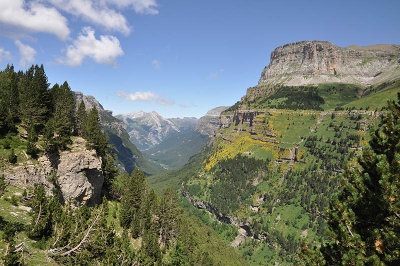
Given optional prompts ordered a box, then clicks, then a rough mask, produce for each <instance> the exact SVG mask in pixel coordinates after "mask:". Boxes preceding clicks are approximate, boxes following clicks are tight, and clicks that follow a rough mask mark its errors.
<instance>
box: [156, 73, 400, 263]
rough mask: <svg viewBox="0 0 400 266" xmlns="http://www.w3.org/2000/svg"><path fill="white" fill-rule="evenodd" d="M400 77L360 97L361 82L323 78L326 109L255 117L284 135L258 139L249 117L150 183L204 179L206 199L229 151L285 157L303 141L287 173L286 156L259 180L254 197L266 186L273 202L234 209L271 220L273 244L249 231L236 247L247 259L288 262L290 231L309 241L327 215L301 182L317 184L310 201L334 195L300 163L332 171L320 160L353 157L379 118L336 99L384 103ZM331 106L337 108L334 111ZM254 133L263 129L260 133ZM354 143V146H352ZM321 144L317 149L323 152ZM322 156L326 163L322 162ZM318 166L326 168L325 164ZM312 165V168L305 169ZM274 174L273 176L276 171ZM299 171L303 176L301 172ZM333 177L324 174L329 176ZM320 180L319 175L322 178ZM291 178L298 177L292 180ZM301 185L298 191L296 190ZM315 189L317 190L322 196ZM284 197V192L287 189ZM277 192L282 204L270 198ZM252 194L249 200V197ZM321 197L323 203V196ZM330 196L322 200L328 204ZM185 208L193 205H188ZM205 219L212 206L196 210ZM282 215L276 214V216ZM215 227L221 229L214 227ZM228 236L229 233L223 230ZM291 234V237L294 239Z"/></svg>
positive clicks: (160, 185)
mask: <svg viewBox="0 0 400 266" xmlns="http://www.w3.org/2000/svg"><path fill="white" fill-rule="evenodd" d="M399 84H400V81H396V82H394V83H391V84H388V85H386V86H385V88H379V89H378V91H377V92H373V90H374V89H375V90H377V89H376V88H372V89H370V91H372V92H371V94H370V95H368V96H366V97H365V98H361V99H358V98H357V94H358V91H359V86H356V85H345V86H344V85H342V84H321V85H320V86H319V95H320V96H321V97H323V98H324V100H325V102H324V104H323V105H322V108H323V109H324V110H327V111H329V112H328V113H326V112H321V111H307V110H304V111H291V110H272V111H271V112H270V114H267V115H260V116H258V117H257V118H256V120H258V121H259V122H261V121H263V123H258V126H259V127H264V128H266V129H267V130H268V131H270V132H273V133H275V134H276V138H272V139H274V140H276V141H278V142H279V144H276V143H269V142H262V141H259V140H256V139H254V135H251V134H250V133H249V132H248V131H243V129H246V125H243V126H242V130H241V131H235V130H234V128H235V127H234V126H232V127H230V128H228V129H224V130H221V131H220V133H222V134H223V138H221V137H220V138H217V139H216V140H215V144H214V146H213V147H212V148H211V150H210V151H209V152H207V153H206V154H205V157H204V155H202V157H203V160H201V157H200V156H199V157H197V160H192V161H191V162H190V163H189V164H188V165H186V166H185V167H183V168H181V169H179V170H176V171H171V172H168V173H165V174H163V175H158V176H154V177H151V178H150V184H151V185H152V186H153V187H155V188H156V189H158V190H162V189H164V188H165V187H167V186H174V187H176V188H178V187H179V184H180V183H181V182H182V181H184V180H187V181H185V182H186V184H188V185H192V186H193V185H196V186H197V188H198V187H200V193H199V194H200V195H202V196H201V197H200V198H199V199H202V200H206V201H208V200H209V196H208V194H209V192H210V191H209V189H210V188H211V187H212V186H213V184H215V183H216V182H218V181H215V180H214V178H213V173H210V172H208V171H209V170H210V169H211V168H212V167H213V166H214V165H216V164H218V162H219V161H221V160H224V159H225V158H232V157H234V156H235V155H237V154H246V155H247V156H251V157H255V158H258V159H264V158H268V159H274V160H276V161H281V160H282V159H283V158H285V157H287V156H288V155H289V153H290V151H291V150H293V148H294V147H295V146H296V144H298V155H297V158H298V160H299V161H300V162H295V163H294V165H293V168H292V171H291V173H292V174H290V175H288V176H287V178H284V179H283V182H280V181H281V180H282V179H281V178H282V175H283V173H285V172H286V171H287V170H288V169H289V167H290V165H289V162H285V161H283V162H282V163H280V164H275V165H273V166H271V171H270V178H269V179H264V180H263V181H262V182H261V183H260V184H259V185H258V186H257V190H256V193H255V194H254V195H253V197H252V199H251V201H253V202H255V199H256V198H257V197H258V196H259V195H262V194H265V193H267V196H268V202H266V203H263V204H262V205H261V206H260V210H259V212H258V213H254V212H252V211H250V209H249V206H242V209H241V210H239V211H237V212H236V213H234V215H236V216H238V217H242V218H243V219H250V221H252V222H253V226H254V222H256V223H258V224H261V228H269V230H268V234H269V236H270V237H271V239H270V241H271V242H273V243H274V245H275V247H272V246H270V245H268V244H265V243H262V242H259V241H255V240H251V239H247V240H246V241H245V243H243V244H242V245H241V246H240V247H239V251H240V252H241V253H242V255H243V256H244V257H245V258H246V259H247V261H248V262H250V263H251V264H254V265H263V264H265V263H266V262H268V263H274V262H280V263H284V264H285V263H288V262H289V261H290V260H291V259H292V256H291V255H290V254H293V253H292V252H290V249H291V248H292V247H291V246H290V244H288V243H287V241H286V242H285V240H287V239H294V240H293V241H294V242H298V241H300V240H301V239H303V238H305V239H307V241H309V242H313V241H318V239H320V237H321V234H322V231H321V230H323V228H324V221H323V219H322V220H321V218H319V217H317V216H316V215H315V214H312V213H311V212H310V209H308V208H307V207H304V206H303V205H302V204H304V197H306V196H307V195H303V194H301V193H298V192H299V191H298V190H300V191H302V190H304V191H307V190H310V189H311V191H312V193H311V194H312V196H311V198H310V201H311V206H318V204H319V205H321V206H325V207H326V206H327V205H326V204H327V202H328V200H329V197H330V196H329V195H330V194H331V193H332V191H325V192H326V193H325V194H324V192H317V191H316V190H315V188H313V187H312V186H315V185H313V184H312V180H313V179H312V177H306V176H303V177H302V174H300V173H302V172H301V171H303V170H306V171H309V169H311V168H310V167H314V166H316V167H317V171H319V172H320V173H321V175H323V173H325V174H327V173H328V174H329V173H330V174H332V171H331V170H330V171H328V170H326V169H323V167H330V166H332V165H333V166H332V167H339V168H340V167H341V166H342V164H343V162H350V163H355V161H354V154H355V152H357V148H358V147H359V146H362V145H365V144H366V142H367V140H368V132H367V130H368V128H369V127H372V126H374V125H375V123H376V122H377V118H376V117H375V118H373V119H371V117H370V116H369V115H367V114H361V112H359V113H360V115H358V114H351V113H349V112H348V111H336V112H335V111H334V110H333V109H335V108H336V107H342V108H347V107H353V106H354V107H355V109H358V108H361V107H362V108H364V109H365V108H366V107H367V106H369V107H370V110H371V109H372V108H380V107H382V106H384V105H385V104H386V101H387V100H390V99H395V95H396V94H397V92H399V91H400V89H399ZM332 113H335V114H334V115H332ZM352 136H358V138H359V139H358V140H357V139H355V140H354V141H348V143H347V144H346V145H348V148H347V152H346V153H344V152H343V151H342V150H339V149H338V144H337V143H339V142H340V141H345V140H348V139H349V138H351V137H352ZM256 137H264V138H265V136H262V134H260V135H258V136H256ZM308 137H315V138H316V139H317V141H316V145H317V146H316V147H315V148H310V147H307V146H306V145H305V143H306V141H305V140H304V141H301V138H303V139H307V138H308ZM349 148H350V149H349ZM318 152H319V153H318ZM324 154H328V155H329V156H328V157H327V158H321V156H324ZM323 161H325V162H324V163H322V162H323ZM320 167H321V168H320ZM307 169H308V170H307ZM271 176H272V177H271ZM299 178H300V179H299ZM307 178H311V179H310V181H307V182H309V183H310V184H307V182H306V183H303V181H301V180H302V179H304V180H308V179H307ZM326 178H328V179H324V181H320V182H323V183H324V182H327V183H329V184H330V183H331V182H333V180H332V181H329V177H326ZM317 181H318V180H317ZM293 183H300V185H297V184H296V186H295V187H293ZM296 193H298V194H299V195H296ZM318 194H319V195H320V196H318ZM282 195H289V196H288V199H282ZM284 197H285V196H284ZM278 199H279V200H280V201H281V202H282V204H280V203H277V204H273V206H272V205H271V203H274V202H276V201H277V200H278ZM251 201H250V202H251ZM321 202H323V203H321ZM324 204H325V205H324ZM186 208H189V207H187V206H186ZM197 215H199V216H200V217H203V218H202V219H205V218H204V217H205V216H206V215H208V214H205V213H203V214H199V213H197ZM278 217H279V219H278ZM217 231H218V230H217ZM219 233H220V235H221V236H222V237H225V236H226V235H227V234H228V233H229V230H228V229H227V230H220V231H219ZM225 238H226V237H225ZM293 241H292V242H293Z"/></svg>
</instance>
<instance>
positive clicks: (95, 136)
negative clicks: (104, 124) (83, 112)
mask: <svg viewBox="0 0 400 266" xmlns="http://www.w3.org/2000/svg"><path fill="white" fill-rule="evenodd" d="M85 138H86V139H87V140H88V142H89V148H91V149H95V150H96V152H97V154H98V155H99V156H103V155H104V154H105V151H106V147H107V141H108V140H107V136H106V134H105V133H103V132H102V131H101V128H100V118H99V112H98V111H97V108H96V107H93V108H92V110H90V113H89V115H88V119H87V123H86V134H85Z"/></svg>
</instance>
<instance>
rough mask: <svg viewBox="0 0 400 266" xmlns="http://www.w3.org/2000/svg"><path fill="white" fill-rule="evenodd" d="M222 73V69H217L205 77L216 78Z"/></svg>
mask: <svg viewBox="0 0 400 266" xmlns="http://www.w3.org/2000/svg"><path fill="white" fill-rule="evenodd" d="M222 73H224V70H223V69H218V70H217V71H215V72H213V73H211V74H210V75H208V77H207V79H217V78H219V77H220V76H221V75H222Z"/></svg>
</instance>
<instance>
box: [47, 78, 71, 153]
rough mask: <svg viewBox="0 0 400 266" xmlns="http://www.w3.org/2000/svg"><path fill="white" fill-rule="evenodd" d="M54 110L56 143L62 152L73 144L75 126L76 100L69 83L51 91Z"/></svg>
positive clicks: (56, 85)
mask: <svg viewBox="0 0 400 266" xmlns="http://www.w3.org/2000/svg"><path fill="white" fill-rule="evenodd" d="M50 93H51V96H52V103H53V110H54V131H55V133H56V143H57V145H58V147H59V148H60V149H61V150H64V149H66V148H67V145H68V144H70V143H71V135H72V133H73V128H74V124H75V98H74V96H73V94H72V91H71V88H70V87H69V85H68V83H67V82H64V84H63V85H61V86H59V85H58V84H55V85H54V86H53V88H52V89H51V90H50Z"/></svg>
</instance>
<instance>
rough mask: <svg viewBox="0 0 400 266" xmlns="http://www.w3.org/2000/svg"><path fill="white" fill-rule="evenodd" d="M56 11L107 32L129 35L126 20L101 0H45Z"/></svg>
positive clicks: (129, 30)
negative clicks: (58, 10) (56, 9)
mask: <svg viewBox="0 0 400 266" xmlns="http://www.w3.org/2000/svg"><path fill="white" fill-rule="evenodd" d="M46 1H48V2H50V3H51V4H53V5H54V6H55V7H57V8H58V9H61V10H63V11H65V12H68V13H70V14H73V15H75V16H77V17H81V18H83V19H84V20H86V21H89V22H91V23H94V24H96V25H100V26H103V27H105V28H106V29H107V30H114V31H119V32H122V33H124V34H126V35H127V34H129V33H130V32H131V29H130V28H129V26H128V22H127V20H126V18H125V17H124V16H123V15H122V14H121V13H119V12H117V11H116V10H114V9H111V8H109V7H108V6H107V5H106V4H105V3H104V1H103V0H98V1H93V0H46Z"/></svg>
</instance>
